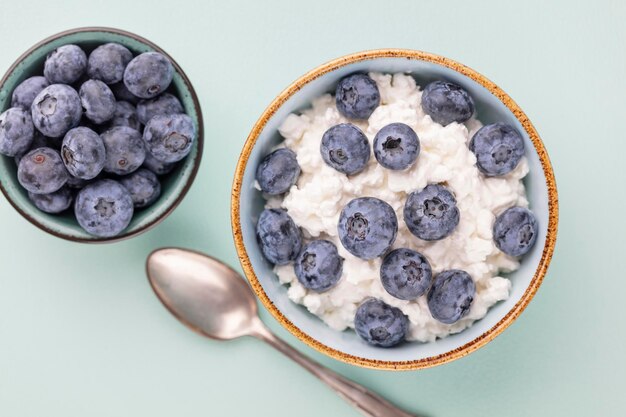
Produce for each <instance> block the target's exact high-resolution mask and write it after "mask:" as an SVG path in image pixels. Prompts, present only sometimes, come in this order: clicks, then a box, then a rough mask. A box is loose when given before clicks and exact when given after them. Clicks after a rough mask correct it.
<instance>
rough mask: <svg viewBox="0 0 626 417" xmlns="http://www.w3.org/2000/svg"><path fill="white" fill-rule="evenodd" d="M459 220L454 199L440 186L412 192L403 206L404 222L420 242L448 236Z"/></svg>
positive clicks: (434, 185) (431, 185)
mask: <svg viewBox="0 0 626 417" xmlns="http://www.w3.org/2000/svg"><path fill="white" fill-rule="evenodd" d="M459 218H460V214H459V209H458V208H457V206H456V199H455V198H454V196H453V195H452V193H451V192H450V191H449V190H448V189H447V188H446V187H444V186H443V185H440V184H430V185H427V186H426V187H425V188H424V189H423V190H421V191H414V192H412V193H411V194H409V196H408V197H407V199H406V203H405V205H404V222H405V223H406V225H407V227H408V228H409V230H410V231H411V233H413V234H414V235H415V236H417V237H419V238H420V239H422V240H439V239H443V238H444V237H446V236H449V235H450V234H451V233H452V232H453V231H454V229H455V228H456V226H457V225H458V224H459Z"/></svg>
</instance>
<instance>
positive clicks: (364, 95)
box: [335, 74, 380, 119]
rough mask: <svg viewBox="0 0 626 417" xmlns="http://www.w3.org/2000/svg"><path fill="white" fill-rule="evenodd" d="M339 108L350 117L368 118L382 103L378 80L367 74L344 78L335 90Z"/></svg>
mask: <svg viewBox="0 0 626 417" xmlns="http://www.w3.org/2000/svg"><path fill="white" fill-rule="evenodd" d="M335 101H336V103H337V110H339V113H341V114H343V115H344V116H345V117H347V118H349V119H367V118H369V117H370V115H371V114H372V113H373V112H374V110H376V107H378V105H379V104H380V93H379V92H378V86H377V85H376V82H375V81H374V80H372V79H371V78H370V77H369V76H367V75H365V74H352V75H348V76H347V77H345V78H342V79H341V81H339V84H337V89H336V90H335Z"/></svg>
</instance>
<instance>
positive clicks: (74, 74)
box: [43, 45, 87, 84]
mask: <svg viewBox="0 0 626 417" xmlns="http://www.w3.org/2000/svg"><path fill="white" fill-rule="evenodd" d="M86 69H87V55H85V52H84V51H83V50H82V49H80V48H79V47H78V46H76V45H63V46H59V47H58V48H57V49H55V50H54V51H52V52H51V53H50V54H49V55H48V57H47V58H46V63H45V64H44V68H43V75H45V77H46V78H47V79H48V81H50V83H51V84H72V83H73V82H74V81H76V80H78V79H79V78H80V76H81V75H83V73H84V72H85V70H86Z"/></svg>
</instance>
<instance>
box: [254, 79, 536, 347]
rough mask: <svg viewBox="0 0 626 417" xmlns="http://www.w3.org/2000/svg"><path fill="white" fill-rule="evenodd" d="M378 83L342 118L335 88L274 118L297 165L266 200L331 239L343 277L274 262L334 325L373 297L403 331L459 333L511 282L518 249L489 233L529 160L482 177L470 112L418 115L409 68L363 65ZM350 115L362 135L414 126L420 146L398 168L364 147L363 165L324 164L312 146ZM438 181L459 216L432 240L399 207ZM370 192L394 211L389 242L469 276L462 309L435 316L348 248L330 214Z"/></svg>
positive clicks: (521, 202)
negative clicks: (399, 319) (320, 289)
mask: <svg viewBox="0 0 626 417" xmlns="http://www.w3.org/2000/svg"><path fill="white" fill-rule="evenodd" d="M369 75H370V76H371V77H372V78H373V79H374V80H375V81H376V83H377V85H378V88H379V91H380V95H381V104H380V106H379V107H378V108H377V109H376V110H375V111H374V113H373V114H372V115H371V116H370V118H369V120H367V121H356V122H355V121H352V120H350V121H349V120H347V119H345V118H344V117H343V116H342V115H341V114H340V113H339V112H338V111H337V109H336V107H335V100H334V97H333V96H331V95H330V94H325V95H323V96H321V97H319V98H318V99H316V100H314V101H313V103H312V108H311V109H308V110H305V111H304V112H303V113H302V114H301V115H296V114H291V115H289V116H288V117H287V118H286V119H285V121H284V122H283V124H282V125H281V127H280V128H279V131H280V134H281V135H282V136H283V137H284V138H285V141H284V142H283V144H282V145H281V146H285V147H287V148H290V149H292V150H293V151H294V152H295V153H296V155H297V158H298V163H299V164H300V168H301V169H302V174H301V176H300V178H299V180H298V182H297V184H296V185H294V186H293V187H291V189H290V191H289V192H288V193H286V194H285V195H284V196H278V197H270V196H266V197H268V201H267V206H268V207H282V208H284V209H286V210H287V211H288V213H289V215H290V216H291V217H292V218H293V220H294V221H295V223H296V224H297V225H298V226H300V227H301V229H302V231H303V234H304V237H305V239H306V240H309V239H313V238H316V239H317V238H323V239H328V240H330V241H332V242H333V243H334V244H335V245H336V246H337V249H338V250H339V254H340V255H341V256H342V257H343V258H344V259H345V261H344V264H343V274H342V277H341V279H340V281H339V283H338V284H337V286H335V287H334V288H332V289H330V290H328V291H327V292H324V293H315V292H313V291H309V290H307V289H306V288H304V287H303V286H302V285H301V284H300V283H299V282H298V280H297V278H296V275H295V273H294V270H293V265H286V266H277V267H276V268H275V271H276V274H277V275H278V278H279V280H280V282H281V283H283V284H285V285H287V286H289V290H288V294H289V298H290V299H291V300H293V301H294V302H296V303H299V304H302V305H304V306H305V307H306V308H307V309H308V310H309V311H310V312H311V313H313V314H315V315H316V316H318V317H320V318H321V319H322V320H323V321H324V322H325V323H326V324H328V325H329V326H330V327H332V328H333V329H336V330H344V329H346V328H352V327H353V326H354V315H355V313H356V309H357V307H358V306H359V304H360V303H361V302H362V301H363V300H365V299H366V298H368V297H377V298H380V299H382V300H383V301H384V302H386V303H387V304H390V305H392V306H395V307H398V308H400V309H401V310H402V311H403V312H404V314H406V315H407V316H408V318H409V321H410V330H409V334H408V335H407V339H408V340H418V341H422V342H427V341H433V340H435V339H436V338H442V337H445V336H447V335H449V334H451V333H457V332H460V331H461V330H463V329H465V328H467V327H468V326H470V325H471V324H472V323H473V322H474V321H475V320H478V319H480V318H482V317H484V316H485V314H486V313H487V310H488V309H489V308H490V307H491V306H492V305H494V304H495V303H497V302H498V301H500V300H504V299H506V298H508V296H509V290H510V288H511V282H510V281H509V280H508V279H506V278H503V277H501V276H500V273H502V272H509V271H513V270H515V269H517V268H518V267H519V263H518V260H517V259H516V258H513V257H510V256H508V255H505V254H504V253H502V252H501V251H500V250H498V249H497V248H496V246H495V244H494V242H493V239H492V226H493V222H494V220H495V216H496V215H497V214H499V213H500V212H502V211H503V210H504V209H506V208H508V207H511V206H521V207H527V206H528V201H527V200H526V194H525V189H524V185H523V183H522V178H523V177H524V176H525V175H526V174H527V173H528V164H527V161H526V159H525V158H522V160H521V161H520V163H519V164H518V166H517V168H516V169H515V170H514V171H512V172H511V173H509V174H507V175H505V176H503V177H492V178H490V177H485V176H483V175H482V174H481V173H480V172H479V171H478V169H477V168H476V166H475V164H476V158H475V156H474V154H473V153H472V152H470V150H469V149H468V146H467V145H468V143H469V141H470V139H471V137H472V135H473V134H474V133H475V132H476V131H477V130H478V129H479V128H480V127H481V126H482V125H481V123H480V122H479V121H478V120H477V119H476V118H474V117H472V118H471V119H470V120H468V121H467V122H466V123H464V124H458V123H451V124H449V125H448V126H445V127H444V126H441V125H440V124H437V123H435V122H433V120H432V119H431V118H430V116H428V115H426V114H425V113H424V112H423V110H422V108H421V105H420V102H421V95H422V93H421V90H420V88H419V87H418V86H417V85H416V83H415V80H414V79H413V77H411V76H410V75H405V74H394V75H388V74H380V73H371V74H369ZM345 122H350V123H354V124H356V125H357V126H358V127H359V128H360V129H361V130H363V132H364V133H365V134H366V135H367V137H368V139H369V141H370V144H371V143H372V141H373V139H374V136H375V135H376V132H378V130H380V129H381V128H382V127H384V126H385V125H387V124H389V123H393V122H402V123H406V124H407V125H409V126H410V127H411V128H413V129H414V130H415V132H416V133H417V135H418V137H419V140H420V145H421V151H420V154H419V157H418V159H417V162H416V163H415V164H414V165H413V166H412V167H410V168H409V169H407V170H405V171H392V170H388V169H385V168H383V167H382V166H380V165H379V164H378V163H377V161H376V159H375V158H374V156H373V155H372V157H371V159H370V161H369V163H368V165H367V167H366V169H365V170H364V171H363V172H361V173H359V174H357V175H354V176H350V177H348V176H346V175H345V174H342V173H340V172H338V171H336V170H334V169H333V168H331V167H329V166H327V165H326V164H325V163H324V161H323V160H322V157H321V155H320V141H321V138H322V135H323V134H324V132H325V131H326V130H327V129H328V128H330V127H331V126H333V125H336V124H338V123H345ZM434 183H443V184H444V185H446V186H447V187H448V188H449V189H450V190H451V191H452V192H453V193H454V195H455V197H456V200H457V206H458V208H459V211H460V215H461V216H460V217H461V219H460V222H459V225H458V226H457V228H456V229H455V230H454V232H453V233H452V234H451V235H450V236H448V237H446V238H444V239H442V240H439V241H434V242H426V241H423V240H420V239H419V238H417V237H415V236H414V235H413V234H411V232H409V230H408V228H407V227H406V225H405V224H404V218H403V214H402V210H403V207H404V203H405V201H406V198H407V195H408V194H409V193H411V192H413V191H416V190H420V189H422V188H424V187H425V186H426V185H427V184H434ZM365 196H370V197H377V198H379V199H381V200H384V201H386V202H387V203H389V204H390V205H391V207H393V209H394V210H395V211H396V214H397V217H398V236H397V238H396V241H395V243H394V245H393V248H394V249H395V248H400V247H405V248H410V249H413V250H416V251H418V252H421V253H422V254H424V255H425V256H426V257H427V258H428V260H429V262H430V264H431V266H432V269H433V276H435V274H437V273H439V272H441V271H443V270H446V269H461V270H464V271H466V272H467V273H469V274H470V275H471V276H472V279H473V280H474V282H475V283H476V295H475V297H474V301H473V303H472V306H471V310H470V312H469V314H467V316H465V317H464V318H462V319H461V320H459V321H458V322H456V323H454V324H452V325H446V324H443V323H440V322H438V321H437V320H435V319H434V318H433V317H432V316H431V315H430V312H429V310H428V306H427V303H426V296H425V295H424V296H421V297H419V298H418V299H417V300H414V301H404V300H399V299H397V298H394V297H393V296H391V295H389V294H388V293H387V292H386V291H385V290H384V289H383V286H382V284H381V282H380V272H379V271H380V264H381V262H382V259H381V258H378V259H374V260H371V261H366V260H363V259H360V258H357V257H355V256H353V255H351V254H350V253H349V252H348V251H347V250H346V249H345V248H344V247H343V246H342V245H341V243H340V241H339V238H338V236H337V221H338V219H339V213H340V212H341V210H342V209H343V207H344V206H345V205H346V204H347V203H348V202H349V201H350V200H352V199H354V198H357V197H365Z"/></svg>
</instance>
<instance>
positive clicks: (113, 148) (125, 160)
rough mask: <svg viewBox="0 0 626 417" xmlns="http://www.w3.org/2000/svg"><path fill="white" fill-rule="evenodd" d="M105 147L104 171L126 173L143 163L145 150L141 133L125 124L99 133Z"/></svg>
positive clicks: (118, 173)
mask: <svg viewBox="0 0 626 417" xmlns="http://www.w3.org/2000/svg"><path fill="white" fill-rule="evenodd" d="M100 138H101V139H102V142H104V148H105V149H106V161H105V162H104V172H108V173H111V174H117V175H126V174H130V173H131V172H134V171H136V170H137V168H139V167H140V166H141V164H143V161H144V159H145V158H146V150H145V148H144V144H143V141H142V140H141V134H140V133H139V132H137V131H136V130H135V129H131V128H130V127H126V126H115V127H112V128H110V129H109V130H107V131H106V132H104V133H102V134H101V135H100Z"/></svg>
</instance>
